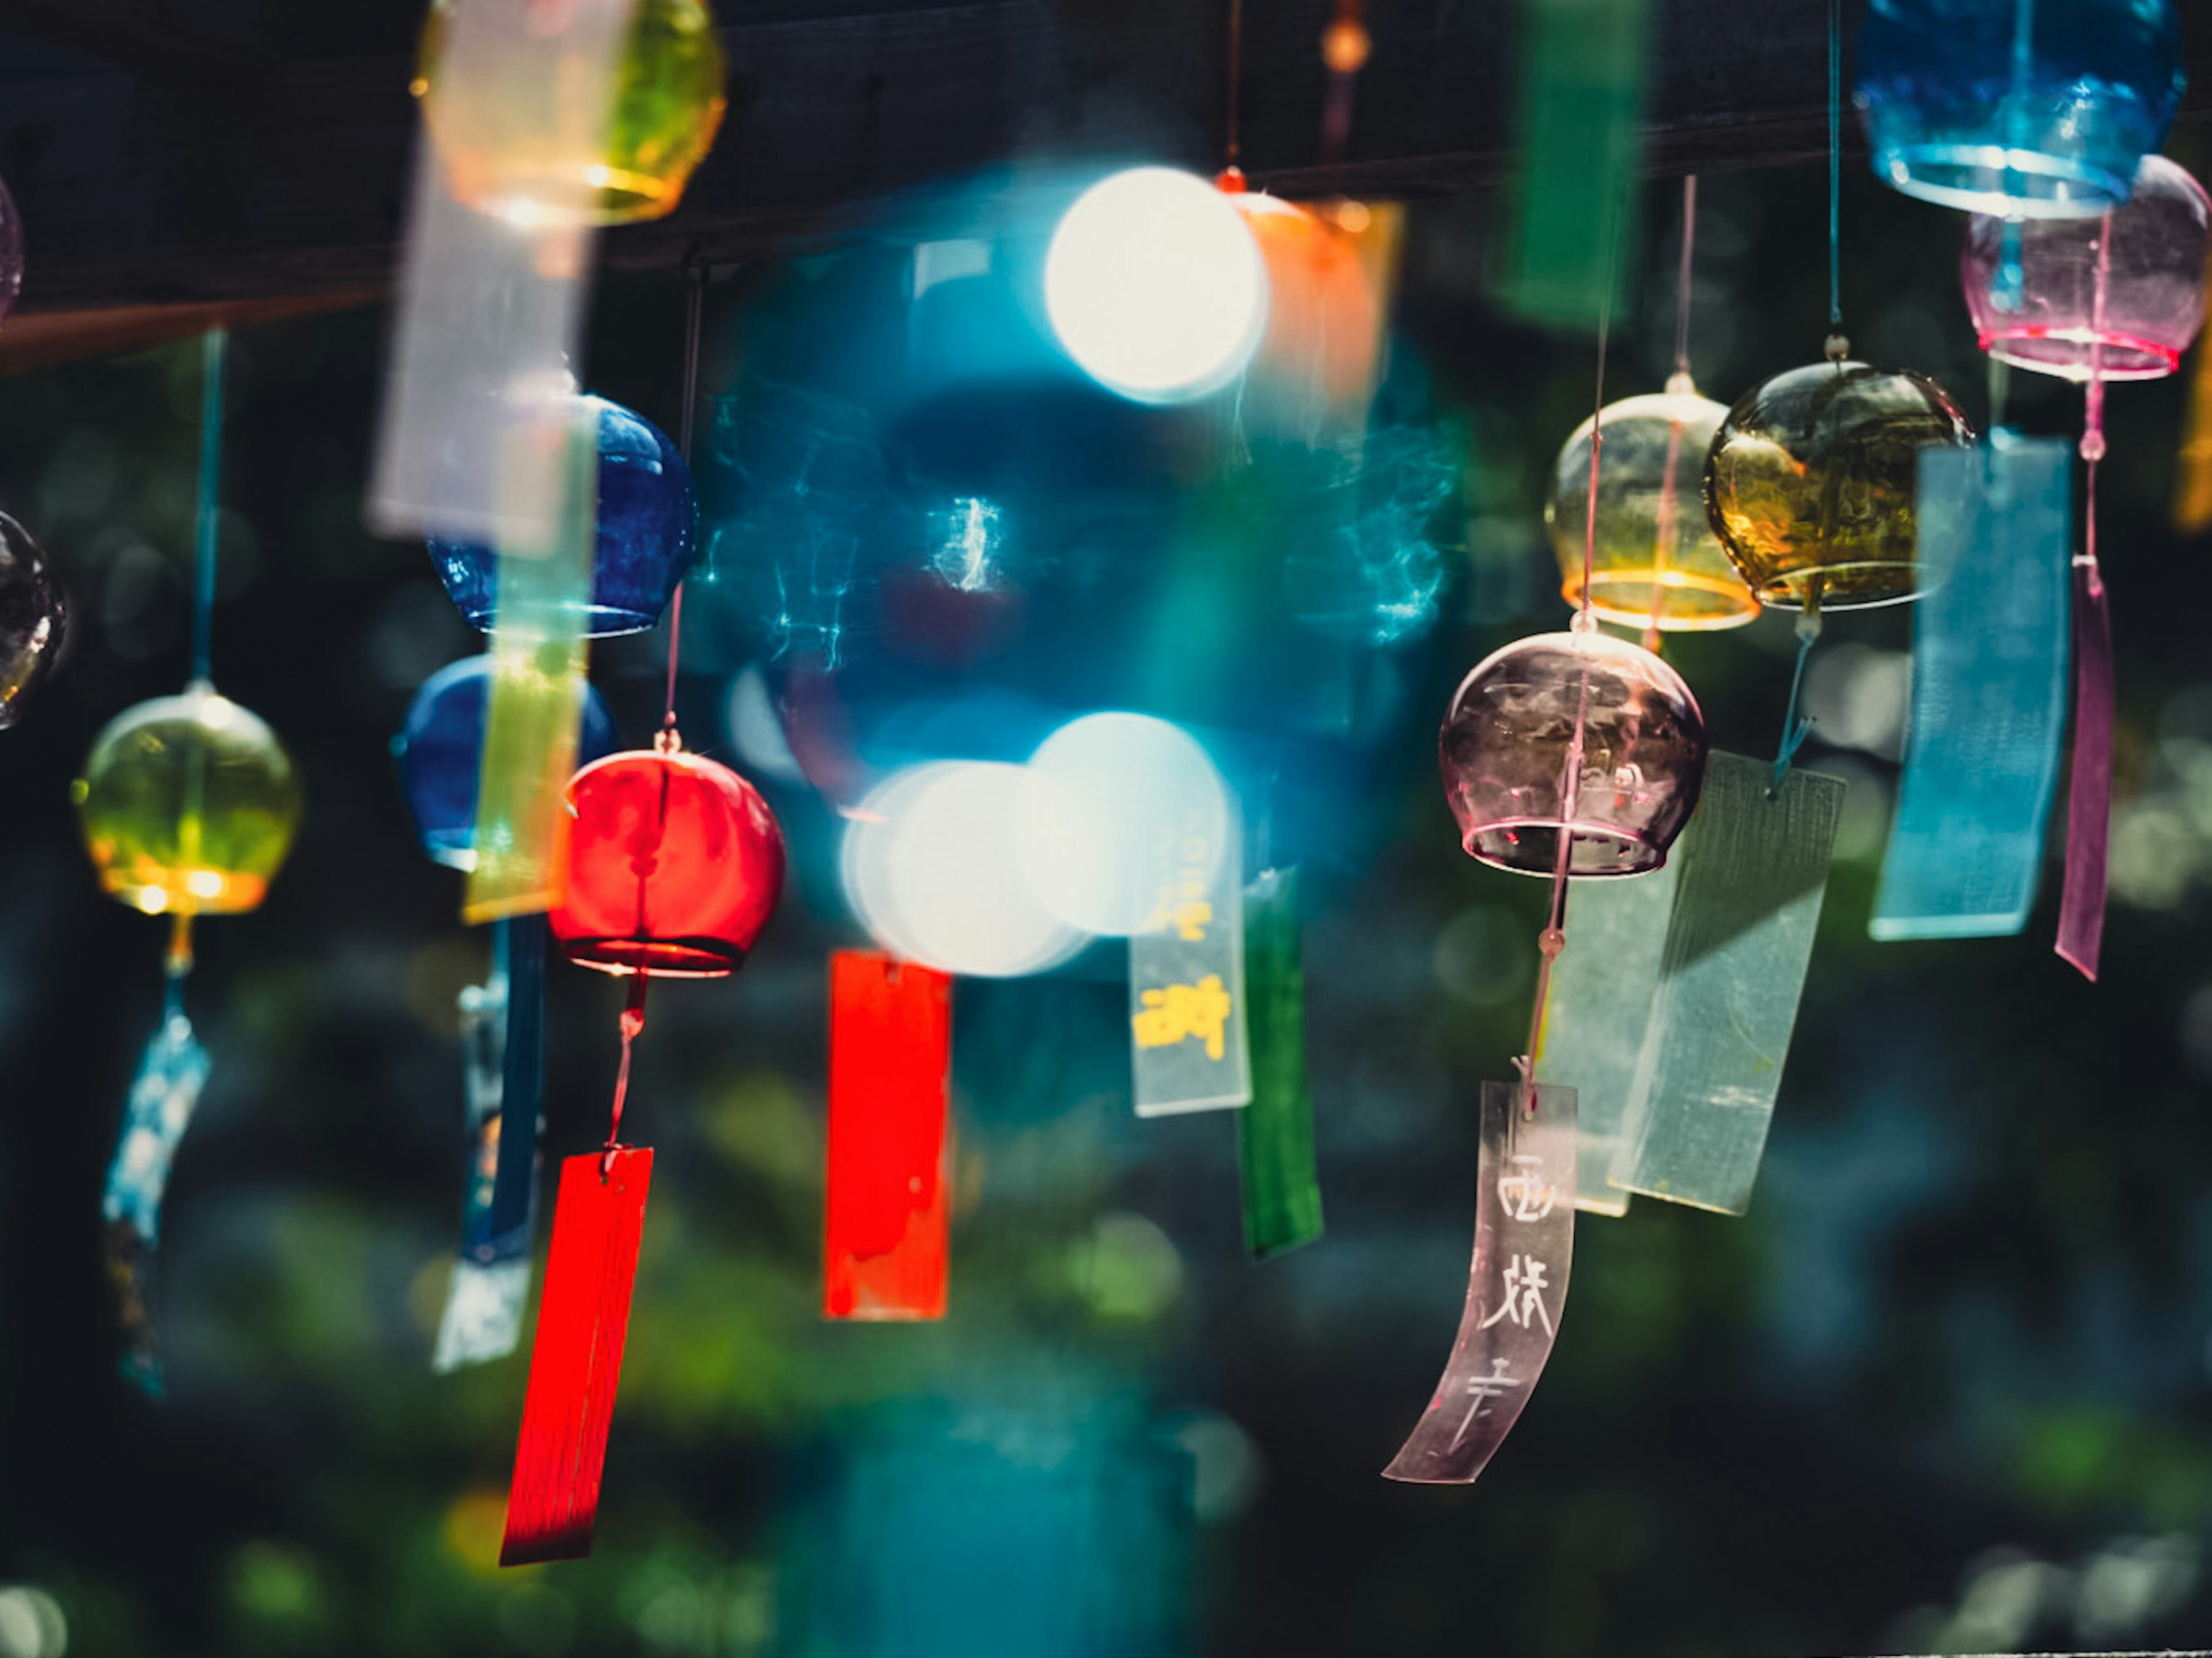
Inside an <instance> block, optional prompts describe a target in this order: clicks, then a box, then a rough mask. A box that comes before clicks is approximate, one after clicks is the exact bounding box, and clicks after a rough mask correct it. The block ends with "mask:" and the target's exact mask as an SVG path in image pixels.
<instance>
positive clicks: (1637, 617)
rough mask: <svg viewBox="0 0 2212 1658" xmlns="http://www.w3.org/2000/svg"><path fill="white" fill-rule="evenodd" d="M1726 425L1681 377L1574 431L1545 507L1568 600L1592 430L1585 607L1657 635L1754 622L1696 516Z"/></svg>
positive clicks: (1578, 564) (1574, 586) (1736, 578)
mask: <svg viewBox="0 0 2212 1658" xmlns="http://www.w3.org/2000/svg"><path fill="white" fill-rule="evenodd" d="M1727 418H1728V406H1727V405H1726V404H1719V403H1715V402H1714V401H1713V400H1712V399H1711V398H1704V397H1699V395H1698V391H1697V387H1696V386H1693V385H1692V384H1691V383H1690V377H1689V376H1688V375H1686V374H1680V375H1677V376H1676V377H1675V378H1674V380H1670V381H1669V382H1668V389H1667V390H1666V391H1665V392H1662V393H1660V394H1657V395H1655V396H1649V397H1640V398H1623V399H1622V400H1621V401H1620V402H1619V403H1614V404H1607V405H1606V407H1605V408H1604V409H1603V410H1601V411H1600V412H1599V414H1598V416H1595V418H1593V419H1591V420H1586V421H1584V422H1583V423H1582V424H1581V425H1580V426H1578V427H1577V428H1575V430H1574V432H1573V434H1571V436H1570V437H1569V438H1568V439H1567V441H1566V444H1565V446H1564V447H1562V448H1561V449H1560V451H1559V460H1558V461H1557V462H1556V463H1555V464H1554V465H1553V469H1552V498H1551V499H1550V500H1549V501H1547V502H1546V503H1545V506H1544V522H1545V523H1546V525H1548V526H1549V528H1550V530H1551V532H1552V548H1553V551H1554V552H1556V553H1557V554H1558V555H1559V575H1560V577H1561V580H1562V586H1561V588H1560V592H1562V593H1563V594H1564V595H1565V598H1566V601H1567V603H1568V604H1581V603H1582V598H1583V562H1584V552H1585V548H1586V546H1587V543H1588V529H1589V467H1590V434H1591V432H1592V429H1593V428H1596V427H1599V426H1600V425H1601V426H1602V430H1603V434H1604V444H1603V446H1602V449H1601V457H1600V459H1599V462H1598V482H1597V538H1596V545H1595V550H1594V551H1593V554H1592V556H1591V557H1590V558H1589V566H1590V609H1591V610H1593V611H1594V612H1595V613H1596V615H1597V616H1600V617H1601V619H1603V620H1605V621H1607V622H1613V623H1619V624H1620V625H1621V626H1622V627H1629V628H1641V627H1644V626H1645V625H1646V624H1647V623H1648V624H1650V625H1652V626H1656V628H1658V629H1660V630H1661V631H1662V633H1674V632H1698V631H1704V630H1706V629H1716V628H1735V627H1741V625H1742V624H1743V623H1747V622H1749V621H1750V620H1752V619H1753V617H1754V616H1757V615H1758V614H1759V600H1758V599H1757V598H1754V597H1753V595H1752V591H1751V589H1750V588H1748V587H1747V586H1744V581H1743V578H1742V576H1741V575H1739V574H1737V573H1736V568H1735V565H1733V564H1731V563H1730V562H1729V556H1728V554H1727V553H1726V552H1725V551H1724V550H1723V549H1722V547H1721V544H1720V543H1719V541H1718V540H1717V539H1716V538H1715V537H1714V535H1713V532H1712V526H1711V523H1710V522H1709V521H1708V519H1706V517H1705V497H1704V495H1703V492H1702V480H1703V477H1704V472H1705V452H1706V451H1707V450H1708V449H1710V448H1711V446H1712V441H1713V434H1714V433H1715V432H1717V431H1718V430H1719V429H1720V425H1721V422H1723V420H1725V419H1727Z"/></svg>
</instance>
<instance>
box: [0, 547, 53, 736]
mask: <svg viewBox="0 0 2212 1658" xmlns="http://www.w3.org/2000/svg"><path fill="white" fill-rule="evenodd" d="M68 622H69V603H68V600H67V598H65V597H64V594H63V592H62V585H61V583H60V581H59V580H57V579H56V577H55V575H54V573H53V570H52V567H51V566H50V565H48V563H47V562H46V554H45V553H44V552H42V551H41V550H40V547H39V544H38V543H37V542H35V541H33V540H32V539H31V532H30V531H27V530H26V529H25V528H24V527H23V526H22V525H20V524H18V523H16V522H15V519H12V518H9V516H8V515H7V514H6V513H0V730H4V729H5V728H6V727H8V726H12V725H14V724H15V722H16V721H17V720H20V719H21V718H22V716H23V703H24V701H25V699H26V698H27V697H28V696H29V695H30V694H31V693H32V692H33V691H34V690H36V689H38V688H39V686H40V684H41V683H44V681H45V679H46V676H47V675H48V674H50V673H52V671H53V670H54V663H55V661H56V660H57V659H58V658H59V657H60V655H61V652H62V638H63V634H64V629H65V628H66V627H67V625H68Z"/></svg>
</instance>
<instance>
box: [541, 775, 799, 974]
mask: <svg viewBox="0 0 2212 1658" xmlns="http://www.w3.org/2000/svg"><path fill="white" fill-rule="evenodd" d="M568 810H569V811H570V812H571V814H573V817H574V823H573V824H572V825H571V827H570V833H569V837H568V870H567V879H566V882H565V885H564V890H563V891H562V896H561V900H560V902H558V903H557V904H556V905H555V906H554V908H553V909H552V912H551V914H550V918H549V919H550V921H551V923H552V927H553V937H554V938H555V939H556V941H557V942H558V943H559V944H560V946H561V949H562V953H563V954H565V955H566V956H567V957H568V959H569V960H570V961H572V962H574V963H578V964H579V965H580V966H583V967H592V968H597V969H599V970H600V971H601V972H603V973H621V974H628V973H635V972H639V971H644V972H647V973H650V974H653V975H659V976H663V977H668V978H711V977H714V976H716V975H721V974H726V973H734V972H736V971H737V970H738V969H739V968H740V967H742V966H744V961H745V955H746V952H747V951H749V950H751V948H752V946H753V941H754V940H755V939H756V938H759V936H760V932H761V929H762V928H763V926H767V924H768V918H769V914H770V913H771V912H772V911H774V909H775V901H776V899H777V897H778V896H779V895H781V892H782V890H783V867H784V856H783V830H782V829H781V827H779V826H778V824H777V823H776V821H775V813H774V812H772V811H769V805H768V802H767V801H766V800H764V799H762V798H761V794H760V791H759V790H757V789H756V788H755V787H753V786H752V785H751V784H750V783H748V782H747V781H745V780H744V778H742V777H740V776H738V774H737V773H735V772H733V771H732V770H731V769H730V768H728V767H726V766H720V765H717V764H715V762H713V761H712V760H707V759H702V758H701V757H700V756H697V755H696V754H686V753H684V751H683V750H668V751H661V750H627V751H625V752H623V753H621V754H617V755H611V756H608V757H607V758H606V759H605V760H601V761H599V762H596V763H594V764H592V765H589V766H586V767H585V768H583V769H582V770H581V771H580V772H578V773H577V774H575V776H574V777H573V778H571V779H570V780H569V782H568Z"/></svg>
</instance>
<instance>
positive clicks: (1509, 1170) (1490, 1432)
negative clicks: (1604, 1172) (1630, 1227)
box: [1383, 1083, 1576, 1485]
mask: <svg viewBox="0 0 2212 1658" xmlns="http://www.w3.org/2000/svg"><path fill="white" fill-rule="evenodd" d="M1531 1096H1533V1098H1532V1097H1531ZM1575 1155H1576V1154H1575V1090H1573V1089H1571V1088H1551V1087H1538V1088H1534V1089H1530V1088H1527V1087H1524V1086H1523V1085H1522V1084H1520V1083H1485V1084H1483V1085H1482V1172H1481V1177H1480V1178H1481V1186H1480V1189H1479V1190H1478V1191H1477V1193H1476V1194H1475V1219H1474V1270H1473V1271H1472V1272H1471V1273H1470V1274H1469V1276H1468V1281H1467V1309H1466V1310H1465V1311H1464V1312H1463V1313H1462V1314H1461V1315H1460V1323H1459V1339H1458V1340H1457V1341H1456V1342H1455V1343H1454V1344H1453V1345H1452V1355H1451V1363H1449V1364H1448V1365H1447V1366H1445V1368H1444V1374H1443V1381H1441V1382H1437V1391H1436V1396H1435V1397H1434V1398H1433V1399H1431V1400H1429V1408H1428V1409H1427V1411H1425V1412H1423V1414H1422V1417H1421V1419H1420V1421H1419V1423H1417V1424H1415V1425H1414V1428H1413V1433H1412V1435H1411V1436H1409V1437H1408V1438H1407V1441H1406V1443H1405V1447H1404V1448H1403V1449H1401V1451H1400V1452H1399V1453H1398V1455H1397V1458H1396V1460H1395V1461H1393V1462H1392V1463H1391V1464H1390V1466H1389V1467H1387V1468H1385V1469H1384V1470H1383V1478H1385V1479H1403V1480H1407V1481H1409V1482H1413V1483H1416V1484H1421V1485H1468V1484H1469V1483H1471V1482H1472V1481H1473V1480H1474V1478H1475V1476H1476V1475H1478V1474H1480V1473H1481V1472H1482V1471H1483V1469H1484V1468H1485V1467H1486V1466H1488V1464H1489V1461H1490V1459H1491V1455H1492V1453H1493V1452H1495V1451H1496V1450H1497V1449H1498V1446H1499V1445H1500V1444H1501V1443H1503V1442H1504V1438H1505V1436H1506V1435H1507V1434H1508V1433H1510V1432H1511V1431H1512V1430H1513V1424H1515V1423H1516V1421H1518V1420H1519V1419H1520V1417H1521V1407H1522V1406H1523V1405H1524V1404H1526V1403H1527V1402H1528V1393H1529V1390H1530V1389H1531V1388H1534V1386H1535V1385H1536V1378H1537V1377H1538V1376H1541V1375H1542V1374H1543V1371H1544V1361H1545V1360H1547V1359H1548V1358H1549V1357H1551V1356H1552V1344H1553V1342H1554V1341H1555V1340H1557V1339H1559V1315H1560V1314H1561V1312H1562V1311H1564V1310H1565V1306H1566V1300H1567V1272H1568V1269H1569V1268H1570V1267H1571V1266H1573V1264H1574V1255H1575Z"/></svg>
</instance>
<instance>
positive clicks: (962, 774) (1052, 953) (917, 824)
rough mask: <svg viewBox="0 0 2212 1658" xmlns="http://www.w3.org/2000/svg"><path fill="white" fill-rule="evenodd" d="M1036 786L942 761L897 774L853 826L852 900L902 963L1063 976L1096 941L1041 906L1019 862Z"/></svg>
mask: <svg viewBox="0 0 2212 1658" xmlns="http://www.w3.org/2000/svg"><path fill="white" fill-rule="evenodd" d="M1036 786H1037V785H1036V780H1034V779H1033V778H1031V776H1030V774H1028V773H1027V772H1026V771H1024V768H1021V767H1019V766H1009V765H1005V764H998V763H983V762H965V761H941V762H936V763H934V764H931V765H925V766H915V767H911V768H908V769H906V770H904V771H900V772H895V773H893V774H891V776H890V777H889V778H887V779H885V780H884V781H883V782H882V783H880V784H878V786H876V787H875V788H874V789H872V791H870V793H868V795H867V796H866V799H863V800H862V801H861V803H860V807H859V808H858V810H857V811H855V812H854V819H853V822H852V824H851V826H850V827H849V828H848V829H847V830H846V833H845V842H844V846H843V848H842V871H843V875H844V883H845V895H846V898H847V900H848V902H850V903H851V905H852V907H853V908H854V912H855V913H856V914H858V915H859V916H860V920H861V921H862V923H863V924H864V925H865V926H866V927H867V929H868V931H869V932H870V933H871V934H872V936H873V937H874V938H875V940H876V942H877V943H878V944H881V945H882V946H883V947H884V949H886V950H890V951H891V952H893V953H894V954H896V955H899V956H902V957H907V958H908V959H909V960H913V961H917V962H921V963H926V964H927V965H928V966H931V967H936V968H941V969H944V970H945V971H946V972H949V973H964V974H970V975H975V976H977V977H981V978H997V979H1003V978H1016V977H1019V976H1020V975H1024V974H1029V973H1037V972H1042V971H1043V970H1044V969H1047V968H1049V967H1054V966H1057V965H1058V964H1059V963H1061V962H1064V961H1066V959H1067V958H1068V957H1071V956H1073V954H1075V952H1076V951H1077V950H1080V949H1081V948H1082V947H1083V946H1084V945H1085V944H1086V943H1088V942H1089V937H1088V935H1087V934H1086V933H1085V932H1083V931H1081V930H1080V929H1079V928H1077V927H1074V926H1070V925H1068V924H1067V923H1066V921H1064V920H1060V918H1058V917H1057V916H1055V915H1054V914H1052V913H1051V912H1050V911H1049V910H1048V909H1047V908H1045V907H1044V906H1043V905H1042V903H1040V902H1038V900H1037V898H1036V895H1035V894H1033V893H1032V892H1031V891H1030V887H1029V885H1028V884H1027V883H1026V882H1025V881H1024V879H1023V876H1022V870H1021V866H1020V864H1019V861H1018V859H1017V857H1016V855H1015V847H1014V837H1015V834H1016V826H1017V824H1018V823H1019V822H1020V820H1021V818H1022V816H1023V808H1022V802H1023V800H1024V798H1025V797H1027V796H1028V795H1029V794H1030V793H1032V792H1033V790H1034V789H1035V788H1036Z"/></svg>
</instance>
